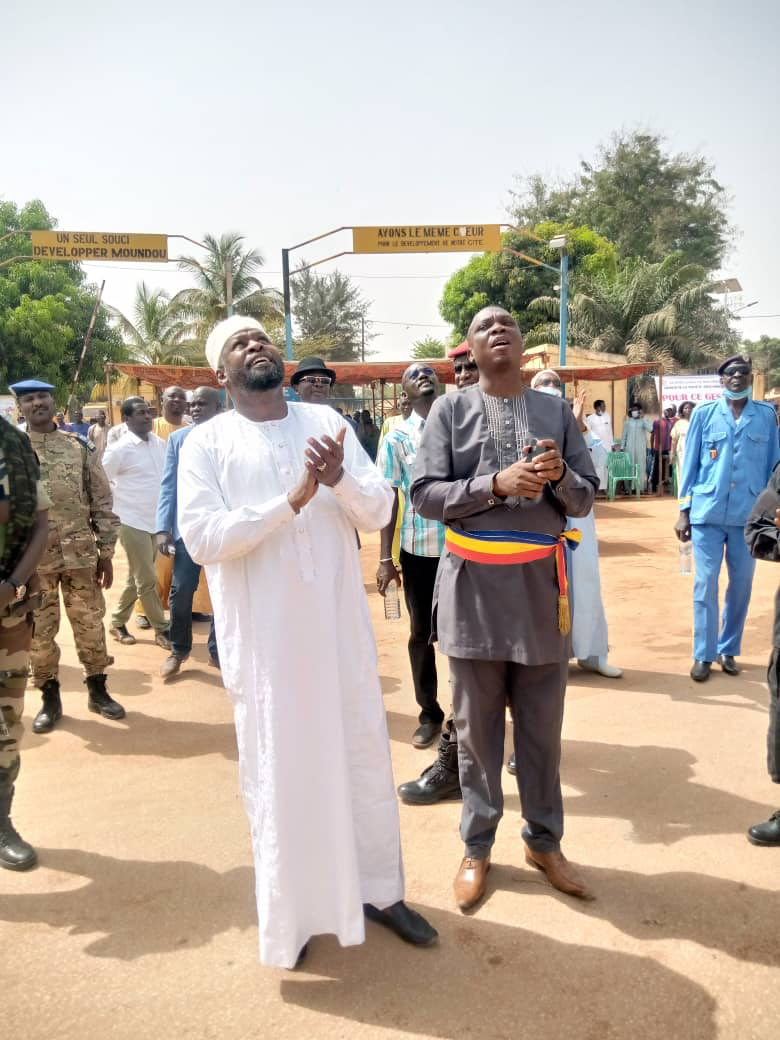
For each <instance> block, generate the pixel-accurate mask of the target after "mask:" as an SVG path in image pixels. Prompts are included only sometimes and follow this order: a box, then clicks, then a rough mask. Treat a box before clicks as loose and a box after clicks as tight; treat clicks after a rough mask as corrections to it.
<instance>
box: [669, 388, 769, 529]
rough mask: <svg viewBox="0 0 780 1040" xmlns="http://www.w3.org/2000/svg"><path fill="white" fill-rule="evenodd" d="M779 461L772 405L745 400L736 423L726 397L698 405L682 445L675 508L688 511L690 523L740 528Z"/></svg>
mask: <svg viewBox="0 0 780 1040" xmlns="http://www.w3.org/2000/svg"><path fill="white" fill-rule="evenodd" d="M778 461H780V446H779V445H778V436H777V418H776V416H775V410H774V408H773V407H772V406H771V405H769V404H765V403H764V402H763V401H752V400H749V401H748V402H747V404H746V405H745V407H744V408H743V410H742V415H741V416H740V420H739V422H736V421H735V419H734V414H733V412H732V411H731V409H730V408H729V406H728V403H727V401H726V398H725V397H721V398H720V400H719V401H712V402H710V403H707V404H700V405H697V406H696V408H695V409H694V412H693V415H692V416H691V425H690V427H689V429H688V436H687V438H686V441H685V461H684V463H683V471H682V476H681V480H680V498H679V505H680V509H690V511H691V512H690V522H691V523H692V524H718V525H720V526H723V527H743V526H744V524H745V523H746V522H747V518H748V516H749V514H750V511H751V509H752V508H753V504H754V503H755V501H756V499H757V498H758V496H759V495H760V494H761V492H762V491H763V490H764V488H765V487H766V484H767V481H768V480H769V477H770V476H771V474H772V470H773V469H774V468H775V465H776V464H777V462H778Z"/></svg>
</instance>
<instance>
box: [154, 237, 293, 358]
mask: <svg viewBox="0 0 780 1040" xmlns="http://www.w3.org/2000/svg"><path fill="white" fill-rule="evenodd" d="M203 242H204V245H205V246H206V249H205V252H204V254H203V255H201V256H200V257H196V256H180V257H179V258H178V263H179V267H180V268H181V269H182V270H183V271H187V272H189V274H191V275H192V277H193V280H194V282H195V286H194V288H192V289H183V290H182V291H181V292H179V293H177V294H176V296H175V297H174V298H173V300H172V302H173V304H175V306H176V308H177V310H178V311H179V313H180V314H181V315H182V316H183V317H184V318H185V320H186V321H187V322H188V337H189V339H191V340H192V341H193V342H195V343H199V344H200V345H201V346H204V345H205V343H206V339H207V338H208V334H209V332H211V330H212V328H213V327H214V326H215V325H216V324H217V322H218V321H221V320H222V319H223V318H225V317H227V279H226V272H227V271H228V270H229V271H230V272H232V299H233V311H234V312H235V313H236V314H246V315H248V316H250V317H252V318H256V319H257V320H258V321H265V320H268V319H272V318H278V316H279V315H280V314H281V313H282V297H281V294H280V293H279V292H278V291H277V290H276V289H266V288H264V287H263V283H262V282H261V281H260V278H259V277H258V272H259V271H260V270H261V268H262V266H263V264H264V263H265V261H264V260H263V257H262V255H261V253H260V252H259V250H257V249H247V248H246V247H245V246H244V245H243V242H244V236H243V235H239V234H237V233H236V232H232V231H231V232H228V233H227V234H224V235H220V236H219V238H217V237H215V236H214V235H204V236H203Z"/></svg>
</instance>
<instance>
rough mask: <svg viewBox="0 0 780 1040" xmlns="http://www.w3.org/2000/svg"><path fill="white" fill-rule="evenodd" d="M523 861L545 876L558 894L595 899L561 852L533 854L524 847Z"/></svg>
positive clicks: (532, 851) (529, 849) (531, 850)
mask: <svg viewBox="0 0 780 1040" xmlns="http://www.w3.org/2000/svg"><path fill="white" fill-rule="evenodd" d="M525 861H526V863H527V864H528V865H529V866H531V867H536V869H537V870H541V872H542V873H543V874H546V875H547V880H548V881H549V882H550V884H551V885H552V886H553V888H557V889H558V891H559V892H565V893H566V895H567V896H576V897H577V898H578V899H595V898H596V897H595V896H594V894H593V893H592V892H591V890H590V889H589V888H588V886H587V885H586V884H585V882H584V881H583V879H582V878H581V877H580V875H579V873H578V872H577V870H576V868H575V867H573V866H572V864H571V863H569V861H568V860H567V859H566V857H565V856H564V854H563V853H562V852H534V850H533V849H531V848H529V847H528V846H527V845H526V847H525Z"/></svg>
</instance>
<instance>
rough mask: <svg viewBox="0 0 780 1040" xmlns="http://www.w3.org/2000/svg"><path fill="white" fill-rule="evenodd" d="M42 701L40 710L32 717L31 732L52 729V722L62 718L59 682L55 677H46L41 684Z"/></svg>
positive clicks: (45, 731) (43, 731)
mask: <svg viewBox="0 0 780 1040" xmlns="http://www.w3.org/2000/svg"><path fill="white" fill-rule="evenodd" d="M41 693H42V694H43V703H42V704H41V710H40V711H39V712H38V714H37V715H36V716H35V718H34V719H33V727H32V728H33V733H48V732H49V730H52V729H54V723H55V722H57V721H58V720H59V719H61V718H62V700H61V699H60V684H59V681H58V680H57V679H47V680H46V682H45V683H44V684H43V686H41Z"/></svg>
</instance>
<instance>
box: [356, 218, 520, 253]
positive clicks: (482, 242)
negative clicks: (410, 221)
mask: <svg viewBox="0 0 780 1040" xmlns="http://www.w3.org/2000/svg"><path fill="white" fill-rule="evenodd" d="M500 249H501V226H500V224H417V225H407V226H399V227H356V228H352V252H353V253H497V252H498V251H499V250H500Z"/></svg>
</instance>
